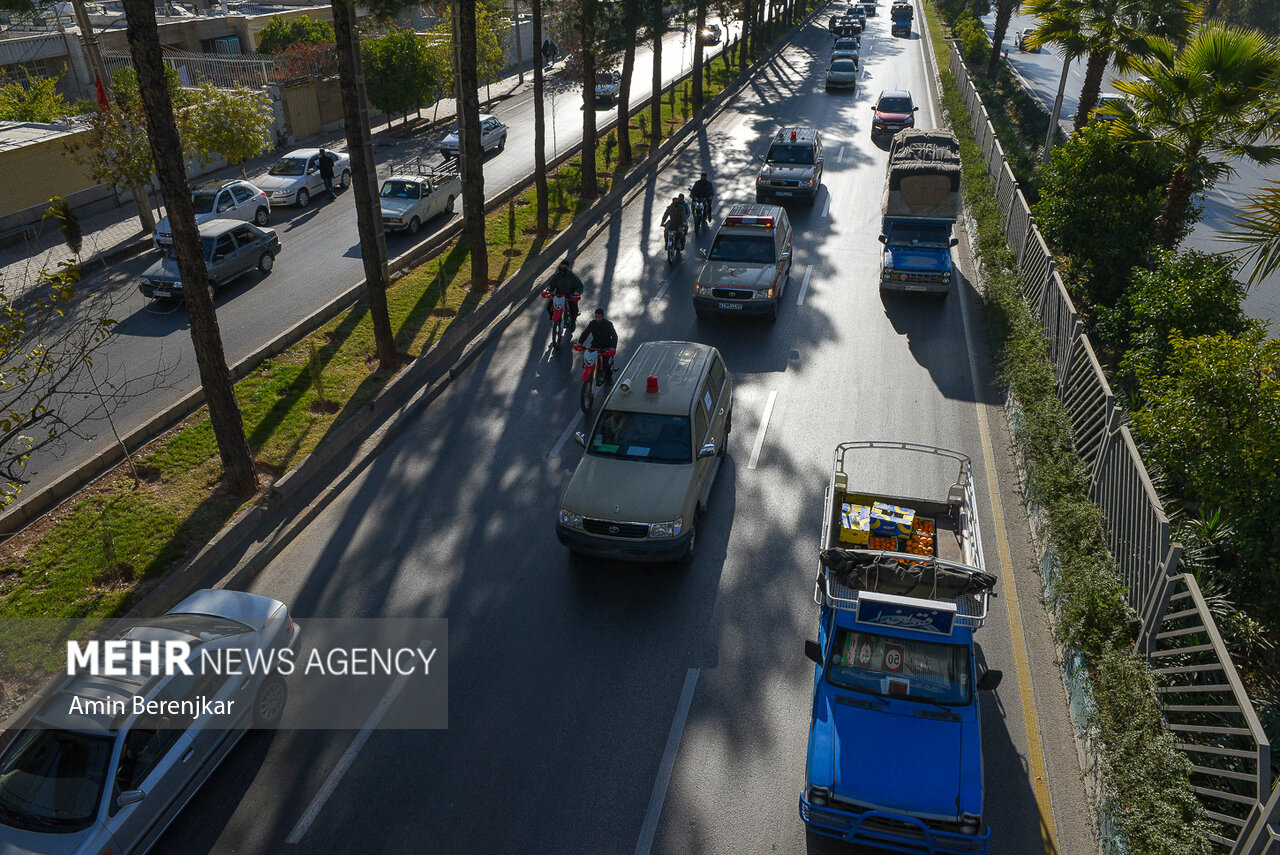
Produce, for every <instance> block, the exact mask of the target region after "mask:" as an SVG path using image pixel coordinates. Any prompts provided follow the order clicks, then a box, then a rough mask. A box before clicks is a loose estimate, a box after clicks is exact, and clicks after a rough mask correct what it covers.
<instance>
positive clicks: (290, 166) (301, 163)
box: [270, 157, 307, 175]
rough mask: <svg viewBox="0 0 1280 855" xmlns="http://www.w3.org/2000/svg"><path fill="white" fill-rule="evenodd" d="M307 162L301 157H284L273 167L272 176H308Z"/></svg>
mask: <svg viewBox="0 0 1280 855" xmlns="http://www.w3.org/2000/svg"><path fill="white" fill-rule="evenodd" d="M306 173H307V162H306V160H304V159H303V158H300V157H283V158H281V159H280V160H277V161H276V163H275V166H273V167H271V169H270V174H271V175H306Z"/></svg>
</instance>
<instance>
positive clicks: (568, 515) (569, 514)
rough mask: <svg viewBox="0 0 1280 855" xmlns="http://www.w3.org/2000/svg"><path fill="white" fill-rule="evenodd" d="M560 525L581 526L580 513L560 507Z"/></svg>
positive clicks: (567, 526) (568, 526) (566, 526)
mask: <svg viewBox="0 0 1280 855" xmlns="http://www.w3.org/2000/svg"><path fill="white" fill-rule="evenodd" d="M560 525H562V526H564V527H565V528H582V514H575V513H573V511H566V510H565V509H564V508H561V509H560Z"/></svg>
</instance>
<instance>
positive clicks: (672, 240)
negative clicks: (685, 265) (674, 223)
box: [663, 226, 684, 264]
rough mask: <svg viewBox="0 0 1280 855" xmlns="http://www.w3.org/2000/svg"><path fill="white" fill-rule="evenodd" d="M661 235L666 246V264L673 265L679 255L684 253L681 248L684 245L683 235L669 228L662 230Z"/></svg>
mask: <svg viewBox="0 0 1280 855" xmlns="http://www.w3.org/2000/svg"><path fill="white" fill-rule="evenodd" d="M663 235H664V237H665V239H666V240H665V242H666V245H667V264H675V263H676V262H677V261H679V260H680V253H681V252H683V251H684V247H683V246H682V244H683V243H684V241H683V235H682V234H681V232H680V230H679V229H674V228H672V227H671V226H667V227H666V228H664V229H663Z"/></svg>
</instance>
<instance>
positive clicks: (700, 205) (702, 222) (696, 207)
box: [693, 196, 711, 235]
mask: <svg viewBox="0 0 1280 855" xmlns="http://www.w3.org/2000/svg"><path fill="white" fill-rule="evenodd" d="M709 225H711V200H710V199H707V198H703V197H701V196H694V197H693V233H694V234H695V235H701V234H702V230H703V229H704V228H706V227H707V226H709Z"/></svg>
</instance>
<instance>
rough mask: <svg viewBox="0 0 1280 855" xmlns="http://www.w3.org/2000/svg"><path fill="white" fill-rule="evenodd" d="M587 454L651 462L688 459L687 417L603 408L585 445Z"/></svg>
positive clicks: (689, 451)
mask: <svg viewBox="0 0 1280 855" xmlns="http://www.w3.org/2000/svg"><path fill="white" fill-rule="evenodd" d="M587 452H588V453H589V454H594V455H598V456H600V457H616V458H618V459H621V460H647V461H651V462H653V463H690V462H692V460H693V456H692V442H691V441H690V439H689V417H688V416H668V415H662V414H660V413H629V412H626V411H624V410H605V411H604V413H603V414H601V416H600V420H599V421H597V422H596V427H595V430H594V431H593V432H592V434H591V442H590V443H589V444H588V445H587Z"/></svg>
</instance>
